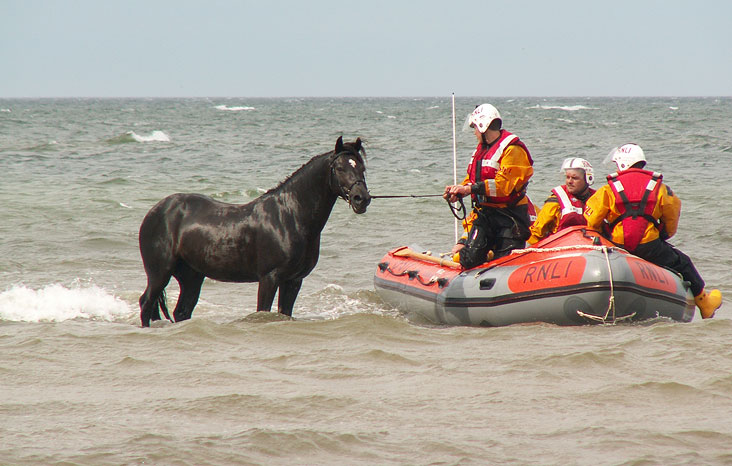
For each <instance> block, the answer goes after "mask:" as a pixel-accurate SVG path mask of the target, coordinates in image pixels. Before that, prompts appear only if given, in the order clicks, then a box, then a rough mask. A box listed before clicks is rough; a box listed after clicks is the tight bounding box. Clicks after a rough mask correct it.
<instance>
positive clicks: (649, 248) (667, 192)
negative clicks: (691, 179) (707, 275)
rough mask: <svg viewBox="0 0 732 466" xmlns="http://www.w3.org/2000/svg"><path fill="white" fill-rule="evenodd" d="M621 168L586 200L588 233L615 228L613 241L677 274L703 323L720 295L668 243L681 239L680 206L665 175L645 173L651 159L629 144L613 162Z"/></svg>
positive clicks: (719, 302) (613, 154)
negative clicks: (675, 237)
mask: <svg viewBox="0 0 732 466" xmlns="http://www.w3.org/2000/svg"><path fill="white" fill-rule="evenodd" d="M608 157H611V159H612V161H613V162H615V165H616V166H617V168H618V171H617V173H613V174H611V175H608V177H607V180H608V184H607V185H606V186H603V187H601V188H600V189H598V190H597V192H596V193H595V194H594V195H593V196H592V197H590V199H588V200H587V207H586V209H585V218H586V219H587V226H588V227H589V228H593V229H598V228H600V226H601V225H602V222H603V220H607V221H608V222H609V224H610V231H611V232H612V241H613V242H614V243H616V244H618V245H620V246H622V247H623V248H625V249H626V250H628V251H629V252H631V253H633V254H635V255H636V256H638V257H641V258H643V259H645V260H647V261H649V262H652V263H654V264H656V265H660V266H663V267H668V268H670V269H672V270H675V271H676V272H678V273H679V274H681V276H682V277H683V278H684V280H686V281H688V282H689V283H691V292H692V293H693V295H694V301H695V303H696V305H697V307H698V308H699V310H700V311H701V316H702V318H704V319H707V318H709V317H712V316H714V313H715V311H716V310H717V309H719V307H720V306H721V305H722V293H721V292H720V291H719V290H712V291H709V292H707V291H705V290H704V280H703V279H702V277H701V275H699V272H698V271H697V270H696V268H695V267H694V264H693V263H692V262H691V259H689V257H688V256H687V255H686V254H684V253H683V252H681V251H679V250H678V249H676V248H674V247H673V246H671V245H670V244H669V243H667V242H666V240H667V239H668V238H670V237H672V236H673V235H674V234H675V233H676V229H677V227H678V224H679V217H680V215H681V200H680V199H679V198H678V197H676V196H674V194H673V192H672V191H671V188H669V187H668V186H666V184H664V183H663V182H662V180H663V175H661V174H660V173H656V172H651V171H648V170H643V168H644V167H645V165H646V157H645V154H644V153H643V150H642V149H641V148H640V146H638V145H636V144H625V145H622V146H620V147H618V148H616V149H613V150H612V151H611V152H610V154H609V156H608Z"/></svg>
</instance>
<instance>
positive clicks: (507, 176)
mask: <svg viewBox="0 0 732 466" xmlns="http://www.w3.org/2000/svg"><path fill="white" fill-rule="evenodd" d="M468 121H469V122H470V127H471V128H473V130H474V132H475V136H476V138H477V140H478V147H477V148H476V149H475V152H473V156H472V158H471V160H470V164H469V165H468V173H467V176H466V177H465V179H464V180H463V182H462V183H461V184H459V185H451V186H446V187H445V192H444V194H443V196H444V197H445V199H447V200H448V201H450V202H455V201H457V200H458V199H459V198H462V197H463V196H467V195H470V196H471V198H472V204H473V210H472V211H471V213H470V214H469V215H468V217H467V219H466V220H465V222H463V226H464V228H465V231H466V232H467V234H466V235H463V237H462V238H461V239H460V240H459V241H458V244H457V245H455V247H454V248H453V253H457V252H458V251H459V254H456V255H455V258H454V260H455V261H456V262H458V261H459V262H460V265H462V266H463V267H464V268H466V269H469V268H472V267H476V266H478V265H480V264H482V263H483V262H485V261H486V260H487V259H488V258H489V257H490V255H489V253H490V252H491V251H492V252H493V254H494V255H495V257H501V256H505V255H507V254H509V253H510V252H511V250H513V249H517V248H523V247H524V245H525V244H526V240H527V239H528V238H529V236H530V232H529V225H530V224H531V221H530V220H529V213H528V211H529V208H528V204H529V200H528V198H527V197H526V187H527V185H528V183H529V179H530V178H531V175H533V174H534V169H533V164H534V161H533V160H532V159H531V155H530V154H529V150H528V149H527V148H526V145H525V144H524V143H523V142H522V141H521V140H520V139H519V138H518V137H517V136H516V135H514V134H511V133H509V132H508V131H506V130H504V129H501V126H502V120H501V115H500V114H499V113H498V110H497V109H496V108H495V107H494V106H493V105H490V104H483V105H480V106H478V107H476V109H475V110H474V111H473V112H472V113H471V114H470V116H469V118H468Z"/></svg>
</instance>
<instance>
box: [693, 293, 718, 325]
mask: <svg viewBox="0 0 732 466" xmlns="http://www.w3.org/2000/svg"><path fill="white" fill-rule="evenodd" d="M694 302H695V303H696V307H698V308H699V311H701V316H702V319H709V318H710V317H714V313H715V312H716V311H717V309H719V308H720V306H722V292H721V291H719V290H712V291H705V290H702V292H701V293H699V294H698V295H697V296H696V297H694Z"/></svg>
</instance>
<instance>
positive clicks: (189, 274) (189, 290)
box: [173, 261, 206, 322]
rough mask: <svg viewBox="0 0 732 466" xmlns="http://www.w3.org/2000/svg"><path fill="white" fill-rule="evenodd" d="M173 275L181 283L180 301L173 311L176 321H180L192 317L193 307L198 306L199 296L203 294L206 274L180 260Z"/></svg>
mask: <svg viewBox="0 0 732 466" xmlns="http://www.w3.org/2000/svg"><path fill="white" fill-rule="evenodd" d="M173 276H174V277H175V279H176V280H178V285H180V295H178V302H177V303H176V305H175V310H174V311H173V318H174V319H175V321H176V322H180V321H181V320H188V319H190V318H191V315H192V314H193V308H194V307H196V303H197V302H198V296H199V295H200V294H201V285H203V280H205V279H206V276H205V275H203V274H202V273H199V272H196V271H195V270H193V269H192V268H191V267H190V266H189V265H188V264H186V263H185V262H183V261H179V262H178V264H177V265H176V267H175V272H174V273H173Z"/></svg>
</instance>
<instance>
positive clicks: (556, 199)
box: [528, 157, 595, 244]
mask: <svg viewBox="0 0 732 466" xmlns="http://www.w3.org/2000/svg"><path fill="white" fill-rule="evenodd" d="M561 171H563V172H564V177H565V184H563V185H561V186H557V187H556V188H554V189H552V191H551V194H550V195H549V197H548V198H547V200H546V201H544V206H543V207H542V208H541V210H540V211H539V214H538V215H537V216H536V221H534V223H533V224H532V225H531V227H530V230H531V237H530V238H529V239H528V243H529V244H535V243H537V242H539V241H540V240H542V239H544V238H546V237H547V236H549V235H551V234H552V233H556V232H558V231H559V230H562V229H564V228H567V227H571V226H574V225H587V221H586V220H585V217H584V215H583V214H584V210H585V203H586V202H587V199H589V198H590V196H592V195H593V194H594V193H595V190H594V189H592V188H590V185H591V184H592V183H594V182H595V177H594V175H593V174H592V165H591V164H590V162H588V161H587V160H585V159H582V158H579V157H570V158H568V159H565V160H564V162H563V163H562V169H561Z"/></svg>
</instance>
